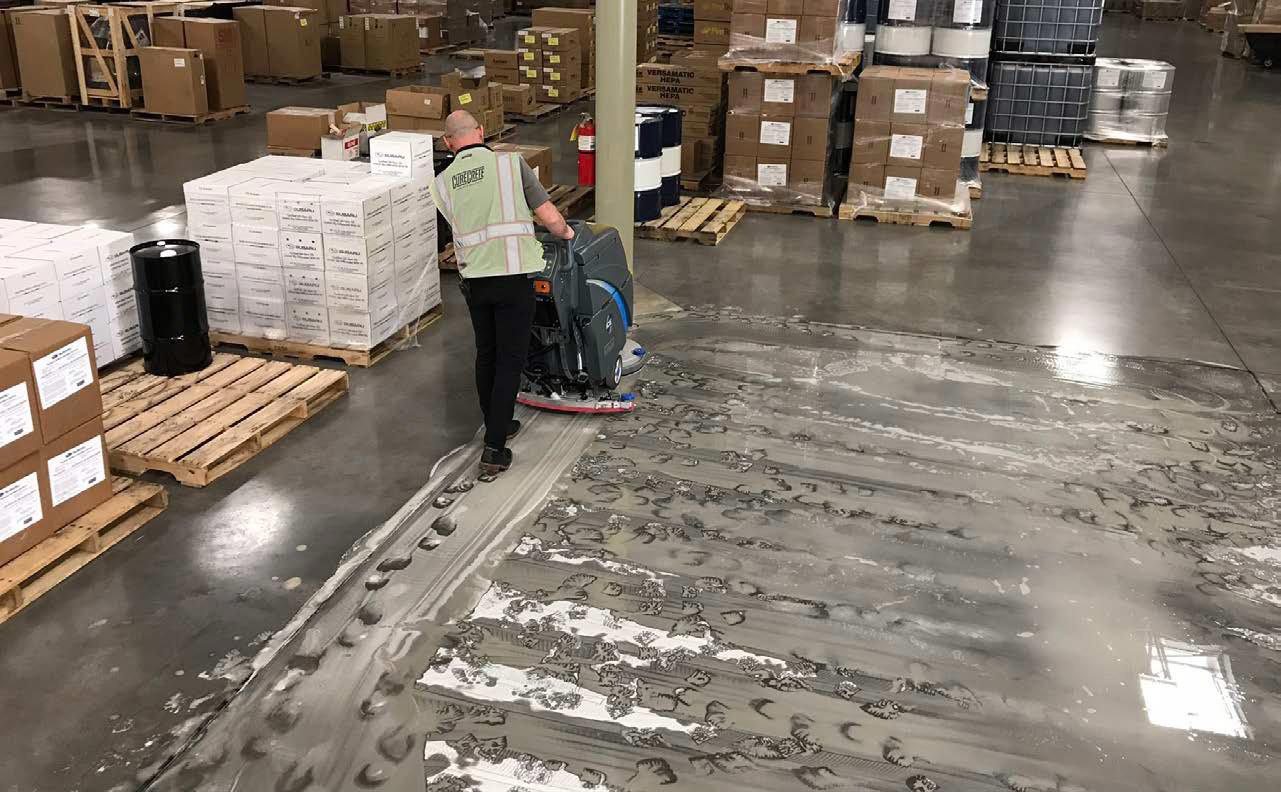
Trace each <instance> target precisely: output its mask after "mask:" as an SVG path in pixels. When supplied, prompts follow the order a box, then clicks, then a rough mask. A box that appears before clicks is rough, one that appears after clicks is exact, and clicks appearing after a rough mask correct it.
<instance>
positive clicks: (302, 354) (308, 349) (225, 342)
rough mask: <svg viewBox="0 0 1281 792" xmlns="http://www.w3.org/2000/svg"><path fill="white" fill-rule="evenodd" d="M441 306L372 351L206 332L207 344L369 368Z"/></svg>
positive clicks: (418, 330)
mask: <svg viewBox="0 0 1281 792" xmlns="http://www.w3.org/2000/svg"><path fill="white" fill-rule="evenodd" d="M444 310H445V308H444V306H443V305H438V306H436V307H435V308H432V309H431V310H430V311H428V312H426V313H425V314H423V315H422V316H420V317H418V318H417V319H415V320H413V321H412V322H409V323H407V324H405V325H403V326H402V327H400V328H399V329H397V330H396V331H395V332H394V333H392V334H391V335H390V336H388V337H387V338H386V339H385V340H384V341H382V342H381V343H379V344H377V345H376V346H374V347H373V348H372V349H343V348H342V347H330V346H320V345H319V344H304V343H302V342H299V341H285V340H278V339H270V338H257V337H255V336H247V335H240V334H238V333H221V332H210V333H209V340H210V341H212V342H213V344H214V346H216V347H221V348H227V349H234V350H236V351H237V352H240V351H244V352H252V353H255V354H259V355H270V356H273V357H287V358H295V359H297V360H329V361H334V362H341V363H346V364H347V365H349V366H359V367H361V368H369V367H370V366H372V365H374V364H375V363H377V362H378V361H380V360H382V359H383V358H385V357H387V356H388V355H390V354H391V353H392V352H395V351H396V350H397V349H399V348H400V347H401V345H402V344H404V342H405V341H408V340H409V339H411V338H413V337H414V336H416V335H418V334H419V333H421V332H422V331H423V330H426V329H427V328H428V327H430V326H431V325H433V324H435V323H436V320H437V319H439V318H440V317H441V316H443V315H444Z"/></svg>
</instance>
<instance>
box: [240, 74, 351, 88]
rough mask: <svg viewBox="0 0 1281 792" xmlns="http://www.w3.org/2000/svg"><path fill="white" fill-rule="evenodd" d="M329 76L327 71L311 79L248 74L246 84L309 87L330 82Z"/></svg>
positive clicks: (314, 75)
mask: <svg viewBox="0 0 1281 792" xmlns="http://www.w3.org/2000/svg"><path fill="white" fill-rule="evenodd" d="M329 75H330V72H327V71H325V72H321V73H320V74H313V75H312V76H310V77H276V76H273V75H270V74H253V75H249V74H246V75H245V82H247V83H256V84H258V85H307V84H308V83H313V82H318V81H320V80H328V79H329Z"/></svg>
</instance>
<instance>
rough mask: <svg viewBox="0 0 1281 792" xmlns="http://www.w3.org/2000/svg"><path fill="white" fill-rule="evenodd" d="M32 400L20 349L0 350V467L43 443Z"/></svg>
mask: <svg viewBox="0 0 1281 792" xmlns="http://www.w3.org/2000/svg"><path fill="white" fill-rule="evenodd" d="M36 403H37V402H36V390H35V384H34V380H33V375H32V373H31V361H30V360H29V359H28V358H27V356H26V355H24V354H23V353H21V352H11V351H9V350H0V469H3V468H8V467H10V466H11V465H14V464H16V463H17V462H18V460H20V459H22V458H23V457H25V456H28V455H29V454H33V453H35V452H37V451H39V450H40V446H42V445H43V444H44V436H43V435H42V434H41V433H40V418H39V415H37V411H36ZM0 541H3V539H0Z"/></svg>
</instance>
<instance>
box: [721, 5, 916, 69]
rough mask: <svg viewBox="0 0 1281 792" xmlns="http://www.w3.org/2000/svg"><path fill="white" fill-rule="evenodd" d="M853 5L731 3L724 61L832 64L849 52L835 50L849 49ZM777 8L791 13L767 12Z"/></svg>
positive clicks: (846, 50)
mask: <svg viewBox="0 0 1281 792" xmlns="http://www.w3.org/2000/svg"><path fill="white" fill-rule="evenodd" d="M851 2H857V0H784V1H783V2H781V3H779V0H774V2H767V0H735V2H734V13H733V14H732V16H731V18H730V29H729V51H728V52H726V53H725V55H726V57H727V58H731V59H733V60H738V61H746V62H749V63H752V62H756V63H769V62H785V63H836V62H837V60H838V59H839V58H840V57H841V56H842V55H844V54H845V53H846V52H848V51H849V50H848V49H842V47H841V46H838V45H840V44H841V42H843V41H844V42H845V43H846V45H847V46H848V42H849V34H848V33H845V32H844V31H843V28H844V26H845V25H846V17H847V15H848V12H849V4H850V3H851ZM864 2H866V0H864ZM922 2H924V0H922ZM775 3H778V4H777V5H776V4H775ZM780 6H782V7H783V10H786V11H790V12H792V13H782V12H781V11H780V10H771V9H779V8H780ZM864 7H865V8H866V6H864Z"/></svg>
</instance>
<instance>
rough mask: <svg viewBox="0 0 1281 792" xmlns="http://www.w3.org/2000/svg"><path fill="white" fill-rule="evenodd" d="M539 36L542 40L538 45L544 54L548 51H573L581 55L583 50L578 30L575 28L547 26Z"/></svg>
mask: <svg viewBox="0 0 1281 792" xmlns="http://www.w3.org/2000/svg"><path fill="white" fill-rule="evenodd" d="M539 37H540V38H541V39H542V40H541V42H540V43H539V45H538V46H539V48H540V49H542V51H543V53H544V55H546V53H548V52H573V53H576V54H580V55H581V53H582V51H583V47H582V43H581V42H580V40H579V34H578V30H577V29H575V28H568V27H551V28H546V29H544V30H543V31H542V32H541V34H540V36H539Z"/></svg>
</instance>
